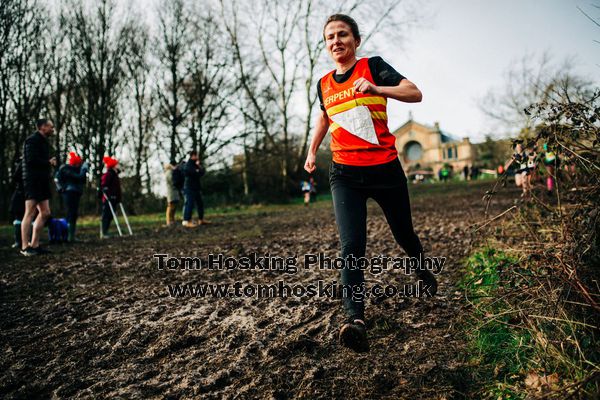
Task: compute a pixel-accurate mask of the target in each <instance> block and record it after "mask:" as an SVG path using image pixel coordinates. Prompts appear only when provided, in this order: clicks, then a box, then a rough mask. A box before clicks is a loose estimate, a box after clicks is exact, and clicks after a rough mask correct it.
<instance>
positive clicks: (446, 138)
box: [394, 119, 459, 143]
mask: <svg viewBox="0 0 600 400" xmlns="http://www.w3.org/2000/svg"><path fill="white" fill-rule="evenodd" d="M411 123H414V124H417V125H421V126H422V127H424V128H426V129H428V130H429V131H431V132H436V131H439V133H440V136H441V139H442V143H451V142H459V140H457V139H456V136H454V135H452V134H451V133H450V132H448V131H445V130H443V129H440V128H439V126H437V127H436V126H431V125H427V124H421V123H420V122H417V121H415V120H413V119H409V120H408V121H406V122H405V123H403V124H402V125H400V126H399V127H398V128H397V129H396V130H394V132H398V131H399V130H400V129H402V128H404V127H405V126H406V125H408V124H411Z"/></svg>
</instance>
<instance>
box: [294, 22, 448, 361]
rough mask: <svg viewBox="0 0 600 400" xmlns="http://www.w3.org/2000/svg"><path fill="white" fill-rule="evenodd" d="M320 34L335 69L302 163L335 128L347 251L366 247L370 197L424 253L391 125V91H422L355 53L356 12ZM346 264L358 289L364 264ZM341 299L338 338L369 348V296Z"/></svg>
mask: <svg viewBox="0 0 600 400" xmlns="http://www.w3.org/2000/svg"><path fill="white" fill-rule="evenodd" d="M323 36H324V39H325V45H326V48H327V51H328V53H329V55H330V57H331V59H332V60H333V62H334V63H335V66H336V69H335V70H333V71H331V72H330V73H328V74H327V75H325V76H324V77H323V78H321V79H320V80H319V83H318V85H317V90H318V94H319V100H320V102H321V110H322V112H321V113H320V115H319V117H318V119H317V122H316V126H315V131H314V135H313V137H312V141H311V144H310V148H309V152H308V156H307V158H306V163H305V165H304V168H305V169H306V171H308V173H312V172H313V171H314V170H315V169H316V167H315V159H316V153H317V150H318V148H319V146H320V144H321V142H322V141H323V138H324V137H325V135H326V134H327V132H328V130H331V151H332V153H333V161H332V163H331V166H330V169H329V181H330V186H331V192H332V195H333V205H334V209H335V218H336V223H337V227H338V232H339V235H340V242H341V253H342V257H344V258H346V259H347V257H348V256H349V255H353V256H354V257H363V256H364V255H365V251H366V244H367V237H366V233H367V232H366V230H367V229H366V228H367V199H368V198H369V197H371V198H373V199H374V200H375V201H377V203H378V204H379V205H380V206H381V208H382V209H383V212H384V214H385V216H386V219H387V221H388V224H389V226H390V228H391V230H392V233H393V235H394V238H395V240H396V242H397V243H398V244H399V245H400V246H401V247H402V248H403V249H404V250H405V251H406V253H408V255H409V256H411V257H419V256H420V255H421V254H422V253H423V247H422V246H421V242H420V241H419V238H418V237H417V235H416V234H415V232H414V230H413V225H412V218H411V214H410V203H409V198H408V189H407V180H406V176H405V175H404V171H403V169H402V166H401V165H400V161H399V160H398V153H397V151H396V147H395V145H394V142H395V138H394V136H393V135H392V134H391V133H390V131H389V128H388V125H387V99H388V98H392V99H395V100H399V101H403V102H407V103H414V102H419V101H421V97H422V95H421V91H420V90H419V89H418V88H417V87H416V86H415V85H414V84H413V83H412V82H410V81H409V80H408V79H406V78H405V77H404V76H402V75H401V74H399V73H398V72H397V71H396V70H395V69H394V68H392V67H391V66H390V65H388V64H387V63H386V62H385V61H383V59H382V58H381V57H372V58H361V59H357V58H356V49H357V48H358V46H359V45H360V42H361V37H360V33H359V29H358V25H357V24H356V21H354V19H352V18H351V17H349V16H347V15H343V14H335V15H332V16H330V17H329V18H328V19H327V22H326V23H325V26H324V28H323ZM348 267H349V266H348V265H346V266H345V268H344V269H343V270H342V271H341V280H342V284H344V285H351V286H352V287H354V288H355V289H357V290H361V288H362V287H364V274H363V271H362V270H360V269H350V268H348ZM417 273H418V275H419V277H420V278H421V279H422V280H423V281H424V283H425V285H429V286H430V287H431V290H430V292H431V294H432V295H433V294H435V292H436V291H437V282H436V279H435V277H434V276H433V274H432V273H431V272H430V271H426V270H424V271H418V272H417ZM343 303H344V308H345V311H346V314H347V316H348V321H347V323H346V324H344V325H343V326H342V327H341V329H340V332H339V340H340V342H341V343H342V344H343V345H344V346H346V347H349V348H351V349H353V350H355V351H368V349H369V345H368V341H367V334H366V328H365V315H364V309H365V306H364V303H363V302H362V301H355V300H353V299H352V298H351V297H349V296H348V297H345V298H344V299H343Z"/></svg>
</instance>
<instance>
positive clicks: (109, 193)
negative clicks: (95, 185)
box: [100, 156, 121, 238]
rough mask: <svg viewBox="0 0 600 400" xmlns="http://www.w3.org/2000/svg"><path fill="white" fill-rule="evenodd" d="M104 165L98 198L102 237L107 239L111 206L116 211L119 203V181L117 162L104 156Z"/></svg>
mask: <svg viewBox="0 0 600 400" xmlns="http://www.w3.org/2000/svg"><path fill="white" fill-rule="evenodd" d="M102 162H104V165H106V172H105V173H104V175H102V179H101V183H100V190H101V193H100V196H102V237H103V238H108V237H109V234H108V228H109V227H110V221H111V220H112V218H113V216H112V212H111V208H110V207H111V205H112V208H113V209H116V207H117V205H118V204H119V203H120V202H121V181H120V180H119V170H118V169H117V164H118V163H119V161H117V159H115V158H112V157H110V156H105V157H104V158H103V159H102Z"/></svg>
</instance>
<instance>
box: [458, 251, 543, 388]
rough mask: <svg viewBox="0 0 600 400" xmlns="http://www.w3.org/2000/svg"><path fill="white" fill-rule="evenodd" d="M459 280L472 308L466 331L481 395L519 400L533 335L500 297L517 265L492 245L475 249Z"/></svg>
mask: <svg viewBox="0 0 600 400" xmlns="http://www.w3.org/2000/svg"><path fill="white" fill-rule="evenodd" d="M465 266H466V272H465V275H464V277H463V279H462V280H461V282H460V283H459V286H460V287H461V288H462V289H463V290H464V291H465V296H466V298H467V299H468V301H469V302H470V303H471V305H472V306H473V312H472V314H471V315H469V316H468V317H467V319H466V321H465V322H464V326H463V330H464V333H465V335H466V337H467V339H468V343H469V346H468V348H469V354H468V362H469V365H471V366H472V367H473V368H472V370H471V374H472V375H473V377H474V381H475V382H477V384H478V385H479V386H480V389H479V392H478V395H480V396H481V397H483V398H487V397H489V398H494V399H498V398H501V399H517V398H523V397H524V395H522V394H520V393H518V392H517V391H515V390H514V387H515V385H517V384H518V383H519V382H520V381H522V379H523V372H524V371H526V370H527V368H528V360H530V359H531V358H532V355H533V351H534V349H533V343H532V337H531V333H530V332H529V331H528V330H526V329H523V328H521V327H520V326H518V325H517V324H515V323H514V321H513V320H514V319H515V313H513V312H512V311H513V310H512V308H511V307H510V305H509V304H508V303H506V302H504V301H503V300H502V298H501V296H502V295H504V294H505V293H506V292H507V291H510V290H511V289H514V288H515V285H518V284H519V283H516V282H515V281H512V280H510V279H507V277H508V276H509V275H510V274H512V273H513V272H514V269H515V268H519V267H518V260H517V259H516V258H514V257H513V256H511V255H509V254H507V253H505V252H503V251H499V250H496V249H494V248H491V247H484V248H483V249H481V250H479V251H477V252H475V253H473V254H472V255H471V256H470V257H469V258H468V259H467V260H466V262H465Z"/></svg>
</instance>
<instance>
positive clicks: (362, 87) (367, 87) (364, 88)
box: [354, 78, 379, 94]
mask: <svg viewBox="0 0 600 400" xmlns="http://www.w3.org/2000/svg"><path fill="white" fill-rule="evenodd" d="M354 91H355V92H357V93H370V94H379V88H378V87H377V86H375V85H373V84H372V83H371V82H369V81H368V80H367V79H365V78H358V79H357V80H355V81H354Z"/></svg>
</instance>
